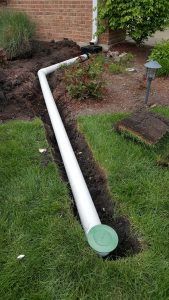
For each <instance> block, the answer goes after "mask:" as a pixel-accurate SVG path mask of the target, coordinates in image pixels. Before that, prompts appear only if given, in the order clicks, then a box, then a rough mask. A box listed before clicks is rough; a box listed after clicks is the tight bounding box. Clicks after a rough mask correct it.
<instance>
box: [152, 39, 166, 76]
mask: <svg viewBox="0 0 169 300" xmlns="http://www.w3.org/2000/svg"><path fill="white" fill-rule="evenodd" d="M149 58H150V59H153V60H156V61H158V63H159V64H160V65H161V66H162V68H161V69H159V70H158V71H157V74H158V75H159V76H169V40H168V41H163V42H161V43H158V44H156V46H155V47H154V48H153V50H152V53H151V55H150V57H149Z"/></svg>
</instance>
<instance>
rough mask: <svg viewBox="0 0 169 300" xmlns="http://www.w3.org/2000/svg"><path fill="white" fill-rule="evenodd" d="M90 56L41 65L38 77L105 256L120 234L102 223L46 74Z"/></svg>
mask: <svg viewBox="0 0 169 300" xmlns="http://www.w3.org/2000/svg"><path fill="white" fill-rule="evenodd" d="M87 59H88V55H86V54H84V55H81V56H79V57H75V58H72V59H69V60H66V61H64V62H61V63H58V64H55V65H52V66H50V67H47V68H44V69H41V70H39V71H38V77H39V81H40V85H41V88H42V93H43V96H44V99H45V103H46V106H47V110H48V113H49V117H50V120H51V123H52V127H53V130H54V133H55V137H56V140H57V143H58V146H59V150H60V153H61V156H62V160H63V163H64V166H65V169H66V173H67V176H68V179H69V183H70V186H71V189H72V193H73V196H74V199H75V203H76V206H77V209H78V213H79V216H80V220H81V223H82V226H83V228H84V231H85V233H86V236H87V239H88V242H89V244H90V245H91V247H92V248H93V249H94V250H95V251H96V252H98V253H99V254H100V255H102V256H105V255H107V254H108V253H110V252H111V251H113V250H114V249H115V248H116V246H117V244H118V237H117V234H116V232H115V231H114V230H113V229H112V228H111V227H109V226H106V225H102V224H101V222H100V219H99V216H98V214H97V211H96V208H95V206H94V204H93V201H92V198H91V195H90V193H89V190H88V188H87V185H86V182H85V180H84V177H83V174H82V172H81V170H80V167H79V164H78V162H77V159H76V156H75V154H74V152H73V149H72V146H71V143H70V141H69V138H68V136H67V133H66V130H65V128H64V125H63V122H62V120H61V117H60V114H59V111H58V109H57V107H56V104H55V101H54V98H53V95H52V93H51V90H50V87H49V84H48V81H47V78H46V76H47V75H48V74H50V73H52V72H54V71H56V70H57V69H59V68H60V67H61V66H68V65H71V64H73V63H76V62H81V61H85V60H87Z"/></svg>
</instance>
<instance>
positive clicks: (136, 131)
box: [115, 109, 169, 145]
mask: <svg viewBox="0 0 169 300" xmlns="http://www.w3.org/2000/svg"><path fill="white" fill-rule="evenodd" d="M115 128H116V130H117V131H118V132H124V133H126V134H128V135H129V136H133V137H136V138H137V139H139V140H141V141H143V142H144V143H146V144H149V145H153V144H156V143H157V142H158V141H159V140H160V139H161V138H162V137H163V136H164V135H165V134H166V133H167V132H169V119H166V118H164V117H162V116H160V115H158V114H156V113H153V112H149V111H148V110H145V109H144V110H141V111H137V112H135V113H134V114H132V115H131V116H130V117H128V118H125V119H123V120H122V121H120V122H118V123H117V124H116V126H115Z"/></svg>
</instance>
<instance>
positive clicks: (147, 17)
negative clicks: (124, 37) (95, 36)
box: [99, 0, 169, 44]
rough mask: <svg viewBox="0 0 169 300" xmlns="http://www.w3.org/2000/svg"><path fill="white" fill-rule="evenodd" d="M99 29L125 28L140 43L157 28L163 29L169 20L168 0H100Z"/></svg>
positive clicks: (101, 30)
mask: <svg viewBox="0 0 169 300" xmlns="http://www.w3.org/2000/svg"><path fill="white" fill-rule="evenodd" d="M99 20H100V23H101V24H100V30H99V32H103V31H104V30H105V29H106V25H105V21H106V24H107V25H108V27H109V28H111V29H113V30H116V29H123V30H126V31H127V32H128V33H129V35H130V36H131V37H132V38H133V39H134V40H135V41H136V42H137V43H138V44H140V43H142V42H143V41H144V40H146V39H147V38H148V37H149V36H151V35H152V34H154V33H155V32H156V31H157V30H163V29H164V28H165V27H166V25H168V21H169V1H168V0H144V1H143V0H128V1H126V0H113V1H111V0H102V1H100V7H99Z"/></svg>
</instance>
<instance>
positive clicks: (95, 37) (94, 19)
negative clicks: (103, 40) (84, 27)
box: [90, 0, 98, 45]
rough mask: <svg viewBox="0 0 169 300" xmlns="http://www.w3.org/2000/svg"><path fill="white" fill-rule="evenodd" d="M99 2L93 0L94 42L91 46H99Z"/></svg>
mask: <svg viewBox="0 0 169 300" xmlns="http://www.w3.org/2000/svg"><path fill="white" fill-rule="evenodd" d="M97 1H98V0H93V17H92V40H91V42H90V44H94V45H97V43H98V36H97V27H98V2H97Z"/></svg>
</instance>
